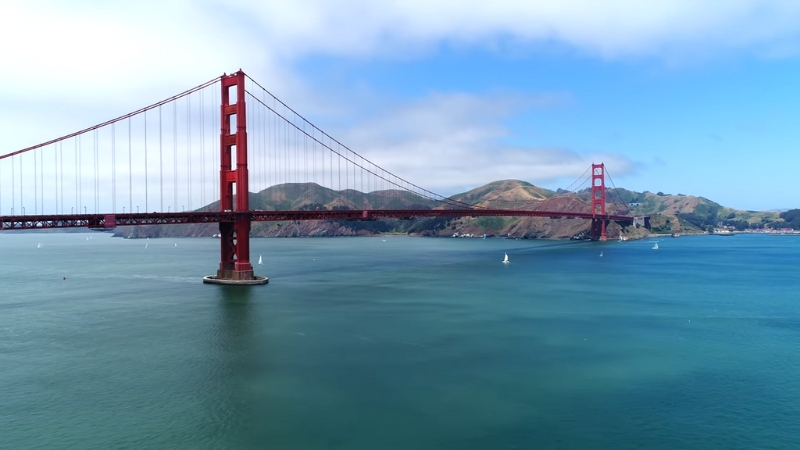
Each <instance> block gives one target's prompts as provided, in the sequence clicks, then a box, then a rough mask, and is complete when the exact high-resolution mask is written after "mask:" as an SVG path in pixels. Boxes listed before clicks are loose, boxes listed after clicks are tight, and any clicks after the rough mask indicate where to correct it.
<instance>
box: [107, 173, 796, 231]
mask: <svg viewBox="0 0 800 450" xmlns="http://www.w3.org/2000/svg"><path fill="white" fill-rule="evenodd" d="M567 194H569V195H567ZM451 198H452V199H454V200H457V201H460V202H464V203H467V204H470V205H474V206H479V207H484V208H498V209H520V210H533V209H539V210H547V211H563V212H586V211H588V209H589V206H588V204H589V202H590V201H591V191H590V190H589V189H586V190H583V191H581V192H578V193H577V194H575V193H567V192H566V191H563V190H558V191H551V190H548V189H543V188H539V187H537V186H534V185H532V184H530V183H527V182H524V181H518V180H500V181H495V182H492V183H489V184H487V185H485V186H481V187H478V188H475V189H472V190H470V191H467V192H463V193H460V194H457V195H454V196H452V197H451ZM250 205H251V208H252V209H256V210H264V211H276V210H278V211H279V210H317V209H319V210H322V209H328V210H335V209H435V208H442V207H444V205H443V204H442V203H441V202H438V201H434V200H430V199H426V198H424V197H420V196H418V195H415V194H413V193H409V192H405V191H399V190H383V191H374V192H369V193H363V192H359V191H356V190H353V189H349V190H343V191H336V190H333V189H329V188H326V187H323V186H320V185H318V184H315V183H297V184H281V185H276V186H272V187H269V188H267V189H265V190H263V191H261V192H257V193H251V194H250ZM606 208H607V212H609V213H613V214H624V215H636V216H643V215H648V216H650V217H651V221H650V222H651V225H652V228H651V232H652V233H681V234H691V233H704V232H707V231H710V230H713V229H714V228H716V227H721V226H724V227H731V228H735V229H737V230H744V229H748V228H750V229H753V228H764V227H768V228H784V227H791V228H795V229H800V209H794V210H789V211H785V212H783V213H778V212H769V211H761V212H758V211H740V210H734V209H731V208H727V207H724V206H722V205H720V204H718V203H715V202H713V201H711V200H709V199H706V198H703V197H695V196H690V195H683V194H678V195H668V194H664V193H662V192H658V193H655V194H654V193H652V192H648V191H645V192H635V191H629V190H626V189H616V190H611V191H608V192H607V196H606ZM218 209H219V203H218V202H215V203H212V204H209V205H206V206H205V207H203V208H201V209H200V210H204V211H214V210H218ZM589 227H590V223H589V221H587V220H576V219H553V218H548V217H461V218H422V219H411V220H400V219H388V220H378V221H366V222H360V221H336V220H332V221H297V222H255V223H253V225H252V230H251V233H252V235H253V236H256V237H299V236H357V235H374V234H383V233H402V234H412V235H420V236H452V235H465V234H466V235H475V236H480V235H483V234H487V235H489V236H509V237H519V238H571V237H581V236H587V235H588V232H589ZM217 232H218V228H217V225H216V224H192V225H169V226H147V227H121V228H120V229H118V230H117V232H116V235H118V236H125V237H134V238H135V237H161V236H163V237H169V236H175V237H177V236H209V237H210V236H212V235H213V234H215V233H217ZM607 233H608V236H609V237H610V238H612V239H614V238H616V237H617V236H619V235H621V234H624V235H627V236H632V237H636V236H641V235H644V234H647V233H648V232H647V231H645V230H642V229H636V228H634V227H633V226H627V227H624V228H623V227H621V226H619V225H618V224H615V223H611V224H610V225H609V227H608V229H607Z"/></svg>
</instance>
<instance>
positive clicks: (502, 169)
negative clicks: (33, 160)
mask: <svg viewBox="0 0 800 450" xmlns="http://www.w3.org/2000/svg"><path fill="white" fill-rule="evenodd" d="M154 11H158V12H159V14H154ZM6 12H7V14H6V15H7V16H8V17H11V18H12V19H13V20H10V21H8V23H11V24H12V25H10V26H6V27H4V28H3V30H0V38H2V39H3V40H4V41H5V42H8V40H9V39H10V40H11V42H19V44H18V45H15V46H4V47H3V48H2V49H0V60H2V61H4V66H5V67H4V70H3V71H2V72H3V73H2V74H0V86H2V87H0V105H1V106H0V123H2V125H0V133H2V135H3V136H4V140H3V142H2V147H1V148H0V153H7V152H10V151H14V150H17V149H19V148H22V147H24V146H27V145H30V144H33V143H37V142H41V141H44V140H47V139H49V138H52V137H54V136H56V135H60V134H64V133H67V132H70V131H74V130H75V129H78V128H82V127H84V126H87V125H91V124H93V123H96V122H101V121H103V120H106V119H108V118H111V117H113V116H116V115H119V114H122V113H124V112H127V111H130V110H133V109H136V108H138V107H140V106H144V104H147V103H152V102H153V101H157V100H159V99H161V98H164V97H168V96H170V95H172V94H174V93H177V92H178V91H180V90H182V89H185V88H188V87H191V86H193V85H195V84H198V83H200V82H203V81H205V80H207V79H210V78H212V77H214V76H218V75H219V74H221V73H222V72H231V71H234V70H236V69H238V68H240V67H241V68H242V69H244V70H245V71H246V72H248V73H249V74H250V75H251V76H253V77H254V78H255V79H257V80H258V81H259V82H260V83H261V84H263V85H265V86H267V87H268V88H270V90H272V91H273V92H274V93H275V94H276V95H278V96H279V97H280V98H282V99H283V100H285V101H286V102H287V103H289V104H290V105H292V106H293V107H294V108H295V109H297V110H298V111H300V112H302V113H304V114H305V115H307V116H309V117H310V118H312V119H313V121H315V122H316V123H317V124H318V125H319V126H320V127H321V128H323V129H325V130H326V131H328V132H329V133H330V134H332V135H333V136H336V137H338V138H339V139H340V140H341V141H342V142H344V143H346V144H347V145H349V146H350V147H351V148H353V149H354V150H355V151H357V152H359V153H362V154H364V155H365V156H367V157H368V158H370V159H372V160H374V161H375V162H377V163H378V164H381V165H383V166H384V167H386V168H387V169H389V170H391V171H393V172H395V173H397V174H399V175H402V176H404V177H406V178H408V179H410V180H412V181H414V182H415V183H417V184H419V185H422V186H425V187H428V188H431V189H433V190H435V191H437V192H441V193H444V194H449V193H454V192H458V191H461V190H465V189H469V188H472V187H475V186H478V185H480V184H484V183H486V182H489V181H493V180H496V179H503V178H516V179H522V180H526V181H530V182H532V183H534V184H537V185H539V186H543V187H547V188H551V189H555V188H558V187H566V186H567V185H569V184H570V183H571V182H572V181H574V180H575V179H576V178H577V177H578V176H579V175H581V173H583V170H584V169H585V168H587V167H588V166H589V164H590V163H591V162H593V161H594V162H600V161H603V162H605V163H606V164H607V168H608V172H609V173H610V175H611V176H612V177H613V179H614V182H615V183H616V185H617V186H619V187H625V188H629V189H634V190H638V191H642V190H649V191H652V192H656V191H663V192H665V193H673V194H677V193H682V194H690V195H699V196H703V197H707V198H709V199H711V200H714V201H717V202H719V203H721V204H723V205H726V206H731V207H735V208H740V209H758V210H760V209H777V208H791V207H800V199H799V198H798V195H797V192H798V189H797V188H795V187H793V173H792V171H793V169H794V167H797V166H800V151H798V150H799V149H800V127H798V119H800V114H799V113H798V105H800V83H798V79H800V4H798V3H797V2H788V1H755V0H750V1H749V0H730V1H726V2H690V1H682V0H673V1H661V0H653V1H650V2H638V1H623V0H614V1H607V2H591V1H583V0H573V1H562V2H536V1H531V0H528V1H514V0H510V1H495V2H489V3H487V2H472V1H462V2H454V1H446V0H429V1H425V2H417V1H408V2H392V3H377V2H366V1H342V2H335V3H334V2H322V1H314V0H302V1H300V0H298V1H293V2H285V3H282V2H270V3H269V4H266V5H264V4H262V2H256V1H245V0H238V1H233V2H214V1H206V2H170V3H157V2H147V1H142V2H120V3H110V4H109V3H107V2H106V3H104V2H93V1H83V2H69V3H68V4H65V3H61V2H48V1H40V2H26V3H21V2H20V3H18V4H12V5H10V6H8V7H6ZM21 36H26V39H21ZM12 105H13V106H12Z"/></svg>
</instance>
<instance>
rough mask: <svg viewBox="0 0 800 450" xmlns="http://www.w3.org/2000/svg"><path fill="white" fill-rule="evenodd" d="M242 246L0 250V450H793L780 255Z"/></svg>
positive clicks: (473, 242)
mask: <svg viewBox="0 0 800 450" xmlns="http://www.w3.org/2000/svg"><path fill="white" fill-rule="evenodd" d="M88 236H92V239H91V240H86V238H87V237H88ZM39 243H41V244H42V245H41V248H37V244H39ZM145 243H147V244H148V246H147V248H145ZM174 243H177V244H178V246H177V247H174V246H173V244H174ZM251 245H252V248H253V255H254V259H257V258H258V255H259V254H263V256H264V265H263V266H257V273H259V274H263V275H267V276H269V277H270V284H269V285H267V286H260V287H255V288H247V289H236V288H225V287H220V286H208V285H203V284H201V283H200V277H201V276H202V275H205V274H210V273H212V272H213V271H214V270H215V268H216V265H217V262H216V261H217V251H218V250H217V248H218V241H216V240H212V239H178V240H174V241H173V240H166V239H151V240H149V241H144V240H122V239H117V238H111V237H109V236H108V235H106V234H100V233H93V234H46V235H43V234H16V233H11V232H5V233H0V250H1V252H0V254H1V255H2V257H1V258H0V448H3V449H5V448H9V449H29V448H42V449H59V448H80V449H107V448H131V449H161V448H187V449H195V448H199V449H203V448H207V449H223V448H230V449H240V448H241V449H247V448H275V449H336V448H341V449H407V448H414V449H534V448H536V449H548V448H558V449H590V448H604V449H629V448H630V449H633V448H647V449H659V448H664V449H678V448H697V449H700V448H702V449H753V448H776V449H777V448H800V351H798V347H800V292H798V286H799V285H800V283H799V282H800V238H793V237H770V236H734V237H713V236H708V237H682V238H680V239H663V240H661V241H660V242H659V245H660V249H659V250H652V249H651V247H652V240H651V241H633V242H625V243H618V242H609V243H603V244H601V243H566V242H548V241H512V240H502V239H487V240H482V239H452V238H451V239H426V238H408V237H385V238H319V239H258V240H253V241H252V242H251ZM601 250H602V251H603V254H604V256H603V257H599V252H600V251H601ZM504 252H508V254H509V257H510V259H511V263H510V264H508V265H504V264H501V262H500V261H501V259H502V257H503V253H504ZM62 277H66V280H64V279H62Z"/></svg>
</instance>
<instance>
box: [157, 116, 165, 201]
mask: <svg viewBox="0 0 800 450" xmlns="http://www.w3.org/2000/svg"><path fill="white" fill-rule="evenodd" d="M158 186H159V194H160V196H161V204H160V206H159V207H160V208H161V209H159V212H164V140H163V134H162V132H161V105H158Z"/></svg>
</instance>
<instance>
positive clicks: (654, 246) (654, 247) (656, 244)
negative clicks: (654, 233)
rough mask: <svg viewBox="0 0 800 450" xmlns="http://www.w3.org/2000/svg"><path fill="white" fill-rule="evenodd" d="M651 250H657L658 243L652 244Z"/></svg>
mask: <svg viewBox="0 0 800 450" xmlns="http://www.w3.org/2000/svg"><path fill="white" fill-rule="evenodd" d="M653 250H658V242H656V243H655V244H653Z"/></svg>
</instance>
